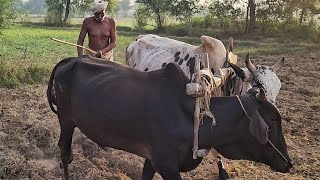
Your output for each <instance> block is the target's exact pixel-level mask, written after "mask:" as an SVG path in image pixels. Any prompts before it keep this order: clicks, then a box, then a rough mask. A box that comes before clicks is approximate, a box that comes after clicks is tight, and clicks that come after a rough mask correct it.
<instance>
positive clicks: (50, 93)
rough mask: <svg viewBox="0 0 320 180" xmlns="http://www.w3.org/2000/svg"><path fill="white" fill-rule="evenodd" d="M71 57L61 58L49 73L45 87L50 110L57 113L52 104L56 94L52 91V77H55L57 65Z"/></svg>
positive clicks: (54, 101) (69, 59)
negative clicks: (46, 87)
mask: <svg viewBox="0 0 320 180" xmlns="http://www.w3.org/2000/svg"><path fill="white" fill-rule="evenodd" d="M72 59H73V58H66V59H63V60H61V61H60V62H59V63H58V64H57V65H56V66H55V67H54V68H53V70H52V72H51V75H50V79H49V82H48V89H47V99H48V103H49V106H50V109H51V110H52V112H54V113H55V114H58V111H57V109H55V107H54V106H53V105H56V102H57V101H56V94H55V91H54V77H55V73H56V71H57V69H58V67H60V66H62V65H65V64H67V63H68V62H70V61H71V60H72Z"/></svg>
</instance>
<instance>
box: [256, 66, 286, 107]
mask: <svg viewBox="0 0 320 180" xmlns="http://www.w3.org/2000/svg"><path fill="white" fill-rule="evenodd" d="M256 67H257V70H256V72H255V74H254V75H253V76H254V80H255V81H256V82H259V83H260V84H261V85H262V87H263V88H264V90H265V93H266V96H267V99H268V100H269V101H270V102H272V103H275V102H276V97H277V95H278V94H279V92H280V88H281V81H280V79H279V78H278V76H277V75H276V73H275V72H274V71H273V70H272V68H271V67H270V66H264V65H257V66H256Z"/></svg>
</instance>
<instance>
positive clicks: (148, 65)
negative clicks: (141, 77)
mask: <svg viewBox="0 0 320 180" xmlns="http://www.w3.org/2000/svg"><path fill="white" fill-rule="evenodd" d="M200 39H201V42H202V44H201V45H200V46H194V45H190V44H187V43H184V42H181V41H177V40H174V39H170V38H166V37H160V36H157V35H153V34H147V35H140V36H138V38H137V41H135V42H133V43H131V44H130V45H129V46H128V48H127V50H126V60H127V64H128V65H129V66H130V67H132V68H135V69H137V70H140V71H153V70H157V69H161V68H163V67H165V65H166V64H168V63H170V62H173V63H176V64H178V65H179V66H180V68H181V69H182V70H183V72H184V73H185V74H186V75H187V77H189V78H190V77H191V73H190V68H192V70H193V67H194V65H192V66H191V65H190V64H192V63H191V62H192V60H193V64H194V58H195V54H199V55H200V61H201V64H204V62H205V58H206V57H205V54H204V53H208V56H209V60H210V62H209V64H210V69H213V70H214V71H215V72H216V71H217V70H218V69H219V68H221V67H222V66H223V63H224V59H225V57H226V49H225V47H224V45H223V43H222V42H221V41H220V40H218V39H215V38H212V37H209V36H201V38H200ZM190 60H191V61H190ZM189 61H190V62H189ZM188 62H189V63H188Z"/></svg>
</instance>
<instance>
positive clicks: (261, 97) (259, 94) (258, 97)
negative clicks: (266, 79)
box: [256, 88, 267, 102]
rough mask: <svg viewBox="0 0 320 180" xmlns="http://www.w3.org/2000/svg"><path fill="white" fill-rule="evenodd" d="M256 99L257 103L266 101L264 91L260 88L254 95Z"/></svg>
mask: <svg viewBox="0 0 320 180" xmlns="http://www.w3.org/2000/svg"><path fill="white" fill-rule="evenodd" d="M256 97H257V99H258V101H261V102H262V101H266V100H267V96H266V93H265V92H264V90H263V89H262V88H260V92H258V93H257V94H256Z"/></svg>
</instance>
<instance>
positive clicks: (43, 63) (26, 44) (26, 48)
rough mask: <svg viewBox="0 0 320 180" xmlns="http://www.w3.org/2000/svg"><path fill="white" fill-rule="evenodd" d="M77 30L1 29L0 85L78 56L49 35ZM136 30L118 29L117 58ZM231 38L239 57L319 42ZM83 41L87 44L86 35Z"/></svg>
mask: <svg viewBox="0 0 320 180" xmlns="http://www.w3.org/2000/svg"><path fill="white" fill-rule="evenodd" d="M124 27H128V26H124ZM79 32H80V27H79V28H77V27H46V26H35V25H23V24H18V25H13V26H11V27H9V28H7V29H4V30H2V34H1V35H0V73H1V77H0V87H9V88H13V87H17V86H18V85H19V84H23V83H27V84H34V83H44V82H46V81H47V79H48V77H49V74H50V73H51V70H52V68H53V67H54V65H55V64H56V63H57V62H59V61H60V60H62V59H64V58H67V57H72V56H77V51H76V47H74V46H70V45H66V44H62V43H58V42H55V41H52V40H51V38H52V37H54V38H58V39H61V40H65V41H68V42H72V43H76V42H77V39H78V35H79ZM139 34H140V33H137V32H132V31H130V32H125V31H118V36H117V47H116V48H115V49H114V59H115V60H116V61H119V62H122V63H124V62H125V50H126V48H127V47H128V45H129V44H130V43H131V42H133V41H135V39H136V37H137V36H138V35H139ZM141 34H143V33H141ZM160 35H161V34H160ZM161 36H168V35H161ZM168 37H170V38H173V39H177V40H180V41H183V42H186V43H190V44H193V45H200V44H201V41H200V36H198V37H177V36H168ZM213 37H214V36H213ZM216 38H218V37H216ZM218 39H220V38H218ZM234 40H235V41H234V50H235V53H236V54H238V55H239V56H241V57H244V55H245V54H246V53H247V52H250V53H251V54H252V56H255V55H277V54H288V53H294V52H299V51H303V52H309V51H317V50H319V45H318V44H314V43H298V42H296V43H295V42H286V41H279V40H278V39H270V38H269V39H268V38H263V37H260V38H259V39H256V40H250V41H248V40H244V39H243V38H242V39H241V38H238V37H234ZM222 42H223V43H224V44H225V45H226V46H227V44H228V40H227V38H224V39H222ZM84 44H85V45H87V38H86V42H85V43H84Z"/></svg>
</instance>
